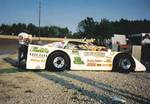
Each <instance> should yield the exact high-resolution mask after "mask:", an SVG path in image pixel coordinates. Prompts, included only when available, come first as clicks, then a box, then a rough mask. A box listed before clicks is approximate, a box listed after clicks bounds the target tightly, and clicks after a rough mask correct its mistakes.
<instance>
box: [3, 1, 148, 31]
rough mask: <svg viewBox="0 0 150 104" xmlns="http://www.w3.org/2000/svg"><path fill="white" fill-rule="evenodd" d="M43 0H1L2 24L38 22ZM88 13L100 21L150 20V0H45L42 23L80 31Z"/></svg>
mask: <svg viewBox="0 0 150 104" xmlns="http://www.w3.org/2000/svg"><path fill="white" fill-rule="evenodd" d="M38 11H39V0H0V24H13V23H26V24H28V23H33V24H35V25H37V26H38V20H39V12H38ZM86 17H92V18H93V19H94V20H96V21H98V22H100V20H101V19H102V18H107V19H109V20H111V21H116V20H120V19H121V18H124V19H128V20H143V19H148V20H150V0H41V26H51V25H55V26H59V27H68V28H69V30H71V31H72V32H76V31H77V26H78V23H79V22H80V21H82V20H84V19H86Z"/></svg>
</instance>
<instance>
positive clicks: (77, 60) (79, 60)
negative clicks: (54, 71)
mask: <svg viewBox="0 0 150 104" xmlns="http://www.w3.org/2000/svg"><path fill="white" fill-rule="evenodd" d="M73 62H74V64H84V62H83V61H82V60H81V58H80V57H74V61H73Z"/></svg>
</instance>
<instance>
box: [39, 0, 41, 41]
mask: <svg viewBox="0 0 150 104" xmlns="http://www.w3.org/2000/svg"><path fill="white" fill-rule="evenodd" d="M40 28H41V0H39V41H40V34H41V30H40Z"/></svg>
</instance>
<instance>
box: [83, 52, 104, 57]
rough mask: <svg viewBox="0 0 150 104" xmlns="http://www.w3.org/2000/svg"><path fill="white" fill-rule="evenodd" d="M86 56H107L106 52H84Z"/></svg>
mask: <svg viewBox="0 0 150 104" xmlns="http://www.w3.org/2000/svg"><path fill="white" fill-rule="evenodd" d="M84 56H94V57H105V53H104V52H84Z"/></svg>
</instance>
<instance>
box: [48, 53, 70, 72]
mask: <svg viewBox="0 0 150 104" xmlns="http://www.w3.org/2000/svg"><path fill="white" fill-rule="evenodd" d="M69 66H70V60H69V57H68V56H67V55H66V54H65V53H63V52H54V53H52V54H51V55H50V56H49V57H48V59H47V63H46V69H47V70H53V71H64V70H67V69H69Z"/></svg>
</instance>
